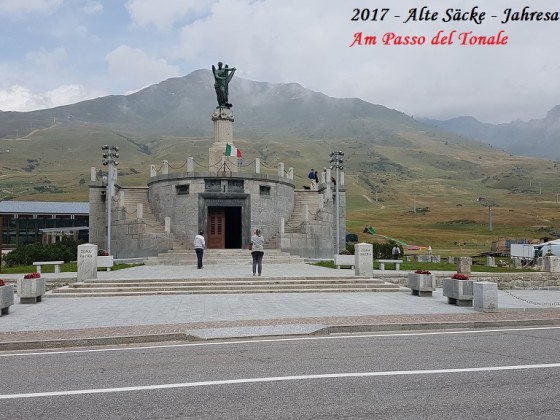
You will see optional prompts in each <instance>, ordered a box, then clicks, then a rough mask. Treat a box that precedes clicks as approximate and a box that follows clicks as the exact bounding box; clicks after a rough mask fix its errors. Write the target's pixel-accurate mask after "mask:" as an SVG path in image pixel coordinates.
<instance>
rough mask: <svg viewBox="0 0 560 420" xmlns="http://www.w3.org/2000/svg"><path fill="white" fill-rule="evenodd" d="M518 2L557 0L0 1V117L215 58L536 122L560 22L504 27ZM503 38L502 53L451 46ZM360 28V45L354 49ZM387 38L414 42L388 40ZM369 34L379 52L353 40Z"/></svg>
mask: <svg viewBox="0 0 560 420" xmlns="http://www.w3.org/2000/svg"><path fill="white" fill-rule="evenodd" d="M527 4H530V5H531V6H530V9H529V12H532V11H535V12H537V11H542V12H559V11H560V0H532V1H531V2H528V1H526V0H507V1H502V0H494V1H486V2H482V1H478V2H476V1H461V0H455V1H451V2H450V1H449V0H445V1H444V0H433V1H430V0H426V1H425V2H417V1H413V0H368V1H364V0H354V1H351V0H0V21H1V22H2V24H1V25H0V46H1V49H0V51H1V56H0V110H3V111H30V110H34V109H41V108H50V107H54V106H59V105H64V104H68V103H74V102H79V101H81V100H84V99H90V98H94V97H98V96H105V95H120V94H128V93H132V92H134V91H137V90H139V89H141V88H143V87H146V86H149V85H151V84H154V83H159V82H161V81H163V80H165V79H168V78H170V77H177V76H185V75H187V74H189V73H190V72H192V71H194V70H197V69H201V68H206V69H209V68H210V67H211V65H212V64H215V63H216V62H217V61H219V60H221V61H224V62H225V63H228V64H229V65H230V67H236V68H237V73H236V77H243V78H246V79H250V80H256V81H264V82H272V83H286V82H296V83H299V84H301V85H302V86H304V87H306V88H309V89H312V90H315V91H320V92H323V93H325V94H327V95H329V96H334V97H359V98H362V99H364V100H366V101H369V102H372V103H376V104H381V105H385V106H387V107H390V108H394V109H397V110H400V111H402V112H405V113H407V114H410V115H414V116H415V117H434V118H451V117H455V116H461V115H471V116H474V117H476V118H477V119H479V120H481V121H485V122H493V123H499V122H509V121H511V120H514V119H521V120H529V119H532V118H543V117H544V116H545V115H546V112H547V111H548V110H550V109H551V108H552V107H553V106H555V105H559V104H560V53H559V51H560V49H559V46H560V21H548V22H547V21H533V22H530V21H519V20H516V21H512V20H510V21H509V22H506V23H502V22H501V21H502V20H504V19H506V17H507V15H508V13H507V12H506V9H512V11H511V13H510V15H511V16H512V17H515V16H516V14H517V15H518V14H519V12H521V11H522V10H523V7H524V6H526V5H527ZM424 5H425V6H427V8H429V12H430V13H429V14H426V13H425V11H424V12H422V13H421V10H420V8H421V7H422V6H424ZM474 7H477V9H475V12H478V13H479V14H478V15H475V20H467V21H454V20H451V21H448V22H445V21H444V20H446V19H447V14H446V11H447V9H461V11H462V12H470V11H471V10H472V9H473V8H474ZM413 8H418V10H417V11H416V16H410V14H411V12H410V10H411V9H413ZM356 9H359V10H356ZM363 9H366V10H365V11H364V10H363ZM375 9H377V15H376V17H377V20H376V21H373V20H372V18H373V17H374V16H375ZM383 9H389V10H388V12H387V13H386V14H384V11H383ZM434 12H437V13H438V16H437V17H436V18H435V20H427V18H430V19H431V18H433V17H434V15H433V13H434ZM481 12H485V13H486V15H485V16H484V19H483V20H481V19H480V13H481ZM383 14H384V16H383V18H382V15H383ZM396 16H399V17H396ZM493 16H494V17H493ZM554 16H555V15H552V17H554ZM353 17H356V18H357V20H352V18H353ZM362 17H363V18H368V19H367V20H362ZM409 17H410V20H409V22H406V23H405V22H404V21H405V20H406V19H408V18H409ZM414 17H416V21H414ZM421 17H422V18H423V19H424V20H422V21H420V18H421ZM467 17H468V16H467ZM439 31H443V32H442V33H443V34H444V35H449V34H450V33H451V32H452V31H455V32H454V35H453V38H452V41H453V43H452V44H451V45H437V46H434V45H431V42H432V38H433V37H434V36H435V35H436V34H437V33H438V32H439ZM471 31H472V32H471ZM500 31H503V32H501V37H502V38H503V37H504V36H507V37H508V40H507V44H506V45H493V46H488V45H487V46H478V45H461V39H460V38H459V36H460V35H459V34H461V33H464V32H467V33H468V32H471V34H470V35H473V36H477V37H481V36H484V37H496V36H497V35H498V34H499V33H500ZM357 33H358V34H360V33H361V34H362V39H361V41H362V42H361V43H362V44H363V45H358V44H359V42H356V43H355V45H354V46H352V47H351V46H350V45H351V44H352V43H353V41H355V40H356V41H359V37H357V35H356V34H357ZM391 33H392V34H394V36H417V37H422V36H423V37H425V42H424V44H423V45H394V44H395V42H396V41H397V40H396V39H394V40H392V41H391V42H390V44H391V45H385V42H384V36H386V34H389V35H388V36H391V35H390V34H391ZM366 36H367V37H370V38H368V39H370V40H371V39H373V37H375V41H376V44H375V45H364V44H366ZM421 41H422V38H420V42H421ZM468 43H469V41H467V44H468ZM232 83H233V82H232Z"/></svg>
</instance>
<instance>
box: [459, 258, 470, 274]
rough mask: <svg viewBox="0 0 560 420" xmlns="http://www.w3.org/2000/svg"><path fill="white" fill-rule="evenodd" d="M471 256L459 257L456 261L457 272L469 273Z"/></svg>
mask: <svg viewBox="0 0 560 420" xmlns="http://www.w3.org/2000/svg"><path fill="white" fill-rule="evenodd" d="M471 265H472V258H471V257H459V260H458V262H457V273H461V274H470V273H471Z"/></svg>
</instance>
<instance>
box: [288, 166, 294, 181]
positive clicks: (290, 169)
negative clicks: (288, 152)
mask: <svg viewBox="0 0 560 420" xmlns="http://www.w3.org/2000/svg"><path fill="white" fill-rule="evenodd" d="M288 179H291V180H293V179H294V168H288Z"/></svg>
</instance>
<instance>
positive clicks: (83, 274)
mask: <svg viewBox="0 0 560 420" xmlns="http://www.w3.org/2000/svg"><path fill="white" fill-rule="evenodd" d="M96 278H97V245H95V244H83V245H78V281H80V282H83V281H87V280H94V279H96Z"/></svg>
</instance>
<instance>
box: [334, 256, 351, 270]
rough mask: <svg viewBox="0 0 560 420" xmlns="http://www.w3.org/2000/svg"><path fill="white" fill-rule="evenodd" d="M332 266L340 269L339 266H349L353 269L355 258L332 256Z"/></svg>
mask: <svg viewBox="0 0 560 420" xmlns="http://www.w3.org/2000/svg"><path fill="white" fill-rule="evenodd" d="M334 265H336V268H340V266H341V265H350V266H352V267H354V266H355V265H356V256H355V255H343V254H336V255H335V256H334Z"/></svg>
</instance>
